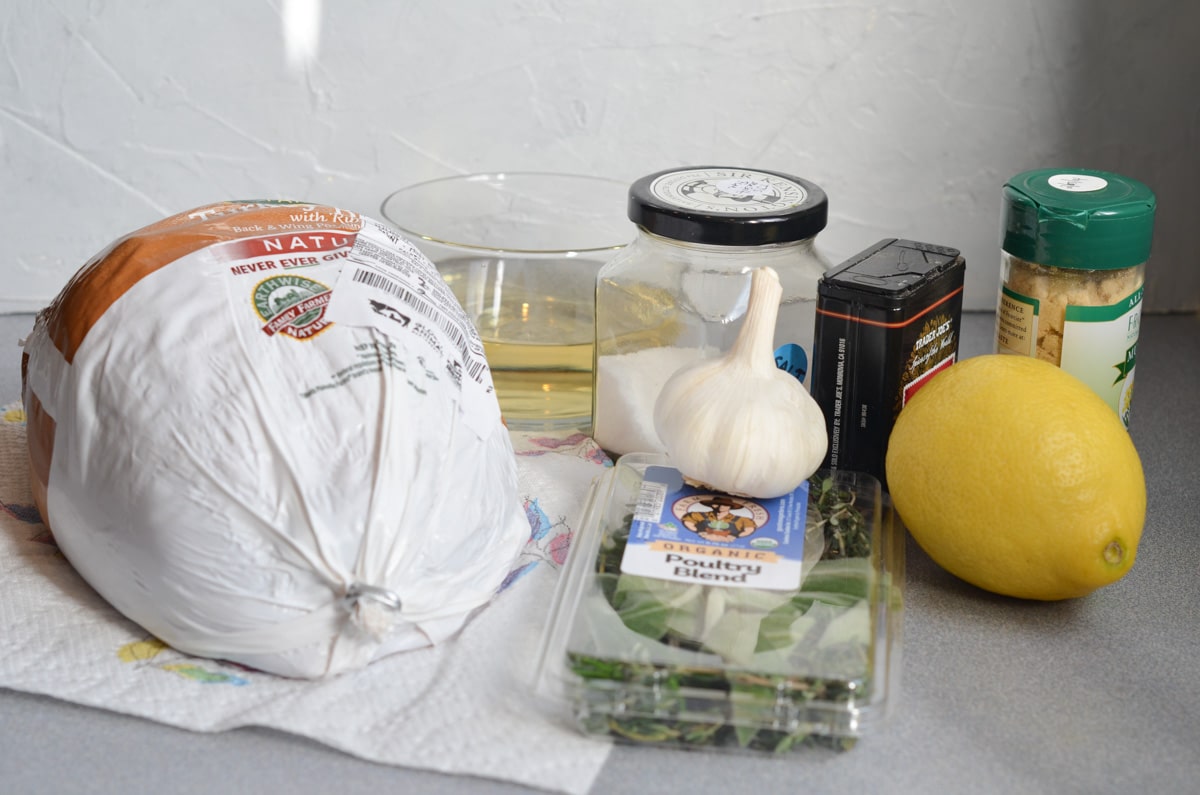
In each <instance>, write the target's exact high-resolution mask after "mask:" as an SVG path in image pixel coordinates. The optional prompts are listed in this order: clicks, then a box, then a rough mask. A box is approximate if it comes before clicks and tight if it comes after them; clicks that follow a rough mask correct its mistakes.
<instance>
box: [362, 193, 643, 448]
mask: <svg viewBox="0 0 1200 795" xmlns="http://www.w3.org/2000/svg"><path fill="white" fill-rule="evenodd" d="M627 197H628V185H627V184H626V183H624V182H619V181H617V180H612V179H607V178H604V177H593V176H585V175H577V174H561V173H549V172H503V173H488V174H467V175H461V176H454V177H446V178H443V179H435V180H431V181H428V182H421V183H417V184H415V185H410V186H408V187H405V188H401V189H400V190H398V191H396V192H395V193H392V194H391V195H390V196H388V197H387V198H386V199H385V200H384V202H383V206H382V208H381V212H382V214H383V217H384V218H385V219H387V221H388V222H389V223H391V224H392V225H394V226H395V227H396V228H397V229H399V230H400V231H401V232H402V233H404V234H405V235H407V236H408V237H409V239H410V240H412V242H413V243H414V244H415V245H416V246H417V247H418V248H419V249H421V252H422V253H423V254H425V256H427V257H429V259H430V260H432V261H433V263H434V265H436V266H437V268H438V272H439V273H441V274H442V278H443V279H445V281H446V283H447V284H448V285H449V286H450V288H451V290H453V292H454V295H455V297H456V298H458V301H459V303H460V304H462V306H463V309H464V310H466V313H467V316H468V317H470V318H471V319H472V320H473V321H474V322H475V326H476V328H477V329H478V331H479V335H480V337H482V339H483V345H484V351H485V353H486V355H487V359H488V364H489V365H490V366H491V369H492V378H493V381H494V383H495V386H496V395H497V397H498V398H499V401H500V410H501V412H502V413H503V415H504V419H505V422H506V423H507V424H508V427H509V429H510V430H515V431H566V430H584V431H586V430H587V429H588V428H590V425H591V413H592V364H593V362H592V359H593V354H592V347H593V341H594V334H595V328H594V324H595V295H596V273H597V272H598V271H599V270H600V267H601V266H602V265H603V264H604V263H605V262H607V261H608V259H609V258H610V257H612V256H613V255H614V254H615V253H616V252H617V251H618V250H620V249H621V248H622V247H623V246H624V245H625V244H626V243H627V242H628V241H629V240H630V239H632V238H633V234H634V229H633V228H632V225H631V224H630V222H629V220H628V218H627V217H626V215H625V205H626V202H627Z"/></svg>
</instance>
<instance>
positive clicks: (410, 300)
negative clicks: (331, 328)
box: [353, 268, 487, 381]
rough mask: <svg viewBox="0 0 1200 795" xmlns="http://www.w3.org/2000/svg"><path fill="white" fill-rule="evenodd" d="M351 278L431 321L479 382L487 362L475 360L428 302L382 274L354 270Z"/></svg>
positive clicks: (449, 322)
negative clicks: (388, 294)
mask: <svg viewBox="0 0 1200 795" xmlns="http://www.w3.org/2000/svg"><path fill="white" fill-rule="evenodd" d="M353 278H354V281H356V282H359V283H360V284H365V285H367V286H368V287H374V288H375V289H377V290H383V291H384V292H387V293H390V294H392V295H394V296H396V297H397V298H399V299H400V300H402V301H404V302H405V303H406V304H408V305H409V306H411V307H412V308H413V309H415V310H417V311H418V312H420V313H421V314H422V315H424V316H425V317H427V318H429V319H431V320H432V321H433V322H434V323H436V324H437V327H438V328H439V329H441V330H442V332H444V333H445V334H446V336H448V337H449V338H450V341H451V342H452V343H453V344H454V346H455V347H456V348H458V352H459V353H460V354H461V355H462V359H463V368H464V370H465V371H466V374H467V375H468V376H469V377H470V378H471V379H473V380H475V381H480V380H481V379H480V377H479V375H480V373H482V372H483V369H484V368H485V367H486V366H487V362H486V361H484V360H482V359H477V358H475V356H473V355H472V353H471V349H470V346H469V345H468V342H467V338H466V336H464V335H463V333H462V331H461V329H459V328H458V326H457V325H455V323H454V322H453V321H452V320H451V319H450V318H448V317H446V315H444V314H443V313H441V312H439V311H438V310H437V309H436V308H434V307H433V306H432V305H431V304H430V303H429V302H428V301H426V300H425V299H423V298H421V297H420V296H419V295H417V294H416V293H414V292H412V291H411V290H408V289H407V288H405V287H404V285H402V284H400V283H399V282H396V281H394V280H392V279H389V278H388V277H386V276H384V275H383V274H380V273H376V272H374V271H368V270H363V269H362V268H356V269H355V270H354V277H353Z"/></svg>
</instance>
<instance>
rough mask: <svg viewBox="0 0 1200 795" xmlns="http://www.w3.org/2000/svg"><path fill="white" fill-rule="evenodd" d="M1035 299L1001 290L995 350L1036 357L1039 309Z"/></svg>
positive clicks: (1004, 288)
mask: <svg viewBox="0 0 1200 795" xmlns="http://www.w3.org/2000/svg"><path fill="white" fill-rule="evenodd" d="M1040 304H1041V302H1040V301H1038V299H1036V298H1030V297H1029V296H1027V295H1021V294H1020V293H1018V292H1016V291H1015V290H1011V289H1009V288H1008V287H1003V288H1001V290H1000V301H999V306H998V307H997V308H996V349H997V351H999V352H1000V353H1016V354H1020V355H1021V356H1036V355H1037V339H1038V308H1039V306H1040Z"/></svg>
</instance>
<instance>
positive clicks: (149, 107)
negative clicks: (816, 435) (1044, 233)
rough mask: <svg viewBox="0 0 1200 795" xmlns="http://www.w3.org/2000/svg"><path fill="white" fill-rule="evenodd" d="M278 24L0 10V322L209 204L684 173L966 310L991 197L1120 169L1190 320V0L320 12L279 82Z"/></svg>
mask: <svg viewBox="0 0 1200 795" xmlns="http://www.w3.org/2000/svg"><path fill="white" fill-rule="evenodd" d="M281 7H282V6H281V2H280V1H277V0H257V1H256V0H213V1H212V2H206V3H184V2H131V1H130V0H124V1H121V0H90V1H89V0H4V2H3V3H2V4H0V53H2V54H0V239H2V240H3V241H4V242H3V257H0V311H6V310H13V309H34V308H37V307H39V306H41V305H42V304H43V303H44V302H45V301H46V300H48V299H49V298H50V297H51V296H53V294H54V293H56V292H57V290H58V289H59V288H60V287H61V285H62V284H63V283H64V282H65V280H66V279H67V278H68V277H69V276H70V275H71V274H72V273H73V272H74V271H75V270H76V269H77V268H78V267H79V266H80V265H81V264H82V263H83V262H84V261H85V260H86V259H87V258H88V257H89V256H90V255H91V254H93V253H95V252H96V251H97V250H98V249H100V248H101V247H102V246H104V245H105V244H107V243H108V242H109V241H110V240H112V239H113V238H115V237H117V236H119V235H121V234H124V233H125V232H128V231H130V230H132V229H134V228H137V227H138V226H141V225H143V224H145V223H148V222H151V221H154V220H156V219H158V218H159V217H161V216H163V215H165V214H169V213H173V212H177V211H180V210H184V209H187V208H190V207H192V206H195V205H198V204H202V203H205V202H209V201H213V200H217V199H224V198H292V199H303V200H309V201H320V202H325V203H332V204H338V205H342V206H344V207H348V208H351V209H354V210H359V211H362V212H366V213H368V214H376V213H377V210H378V207H379V204H380V201H381V200H382V199H383V198H384V196H386V195H387V194H388V193H389V192H390V191H392V190H393V189H395V188H397V187H400V186H401V185H404V184H406V183H410V182H414V181H419V180H424V179H429V178H433V177H438V176H445V175H448V174H452V173H457V172H471V171H480V170H550V171H576V172H584V173H592V174H600V175H609V176H614V177H617V178H620V179H624V180H632V179H634V178H636V177H638V176H640V175H641V174H643V173H648V172H650V171H654V170H658V169H660V168H666V167H670V166H675V165H684V164H693V163H694V164H699V163H721V164H729V165H745V166H756V167H761V168H772V169H778V170H782V171H788V172H792V173H794V174H798V175H801V176H804V177H807V178H809V179H812V180H814V181H816V182H817V183H819V184H821V185H822V186H824V187H825V188H826V190H827V191H828V193H829V195H830V199H831V213H832V215H831V222H830V226H829V227H828V229H827V230H826V232H825V233H824V234H823V235H822V237H821V241H822V242H823V244H824V248H825V249H826V251H827V253H828V254H829V255H830V256H831V257H833V258H834V259H835V260H836V259H840V258H842V257H845V256H848V255H850V254H852V253H854V252H855V251H857V250H859V249H860V248H863V247H865V246H867V245H869V244H870V243H873V242H874V241H875V240H877V239H879V238H881V237H885V236H908V237H915V238H917V239H922V240H926V241H929V242H935V243H942V244H947V245H953V246H957V247H959V248H961V249H963V251H964V252H965V253H966V255H967V259H968V285H967V298H966V300H967V304H968V306H969V307H971V308H985V309H990V308H992V307H993V305H994V301H995V291H996V280H997V270H996V269H997V257H998V253H997V246H998V231H997V226H998V219H999V191H1000V185H1001V183H1002V182H1003V181H1004V179H1005V178H1006V177H1008V176H1010V175H1011V174H1013V173H1015V172H1017V171H1020V170H1023V169H1026V168H1033V167H1040V166H1049V165H1060V164H1061V165H1066V166H1071V165H1075V166H1079V165H1083V166H1089V167H1095V168H1107V169H1111V170H1116V171H1122V172H1124V173H1128V174H1130V175H1131V176H1136V177H1139V178H1141V179H1143V180H1145V181H1147V182H1149V183H1150V184H1151V185H1152V186H1153V187H1154V188H1155V189H1156V190H1157V191H1158V193H1159V198H1160V205H1161V208H1162V209H1161V211H1160V224H1159V232H1158V235H1157V238H1156V249H1155V259H1154V261H1153V263H1152V267H1151V274H1150V275H1151V277H1152V278H1151V283H1150V286H1149V290H1148V297H1147V300H1148V305H1149V306H1150V308H1158V309H1195V308H1196V307H1197V305H1200V275H1198V274H1200V267H1197V262H1196V258H1195V257H1194V256H1193V255H1192V253H1191V249H1192V246H1191V245H1186V246H1185V242H1184V239H1183V235H1184V230H1185V229H1187V228H1188V227H1189V226H1190V225H1192V223H1193V221H1192V216H1195V215H1196V214H1197V213H1198V212H1200V202H1198V201H1197V199H1196V198H1195V195H1194V192H1193V186H1194V185H1195V184H1196V180H1197V178H1200V166H1198V165H1197V163H1198V159H1197V154H1196V151H1195V150H1196V144H1197V140H1198V134H1200V116H1198V113H1197V107H1198V105H1200V103H1198V102H1197V100H1196V99H1195V96H1196V95H1195V93H1194V88H1193V86H1194V85H1196V84H1197V83H1200V80H1197V77H1198V76H1200V70H1198V69H1197V61H1196V58H1195V57H1194V54H1193V53H1194V52H1195V44H1194V36H1195V32H1196V31H1197V30H1200V4H1192V3H1174V2H1170V0H1146V1H1144V2H1138V3H1132V2H1129V3H1126V2H1122V0H1075V1H1074V2H1068V1H1067V0H1040V1H1039V0H1029V1H1028V2H1016V1H1015V0H1006V2H1000V3H996V2H983V1H982V0H979V1H978V2H956V1H955V0H907V1H906V2H899V3H883V2H875V1H874V0H863V1H862V2H846V3H838V2H799V1H797V0H748V1H745V2H740V1H739V2H730V0H679V1H677V2H666V1H658V0H656V1H655V2H648V1H647V0H607V1H606V2H601V1H600V0H591V1H590V2H584V1H582V0H580V1H577V2H566V1H565V0H457V1H451V0H403V2H384V1H383V0H376V1H374V2H371V1H369V0H343V1H342V2H338V1H337V0H326V3H325V6H324V9H323V16H322V23H323V25H322V31H321V41H320V50H319V54H318V58H317V61H316V62H315V63H314V64H313V65H311V67H310V68H308V69H307V70H304V71H301V72H299V73H297V72H294V71H291V70H289V69H288V67H287V64H286V59H285V54H284V45H283V42H282V39H281V22H280V11H281ZM1189 243H1190V241H1189Z"/></svg>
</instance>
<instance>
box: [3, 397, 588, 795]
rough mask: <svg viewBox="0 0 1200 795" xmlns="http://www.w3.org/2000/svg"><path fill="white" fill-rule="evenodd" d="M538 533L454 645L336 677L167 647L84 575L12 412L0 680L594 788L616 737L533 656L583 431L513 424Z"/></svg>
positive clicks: (352, 749)
mask: <svg viewBox="0 0 1200 795" xmlns="http://www.w3.org/2000/svg"><path fill="white" fill-rule="evenodd" d="M513 443H514V447H515V448H516V450H517V454H518V470H519V474H520V482H521V487H522V494H523V500H524V503H525V508H526V513H527V515H528V517H529V519H530V526H531V531H532V532H531V536H530V541H529V544H528V546H527V547H526V550H525V553H524V554H523V555H522V558H521V560H520V561H519V563H518V566H517V567H516V568H515V569H514V570H513V572H512V574H511V575H510V576H509V579H508V581H507V583H506V585H505V587H504V589H503V590H502V591H501V593H500V594H499V595H498V596H497V597H496V599H495V600H494V601H493V602H492V603H491V604H490V605H488V606H487V607H486V608H484V609H483V610H482V611H481V612H480V613H479V614H478V615H477V616H475V617H474V618H473V619H472V621H471V622H470V623H469V624H468V625H467V627H466V628H465V629H464V630H463V632H462V633H461V634H460V635H459V636H457V637H456V638H454V639H453V640H452V641H450V642H448V643H445V644H443V645H441V646H436V647H432V648H427V649H420V650H417V651H412V652H405V653H402V654H398V655H395V656H393V657H390V658H386V659H384V660H381V661H379V662H376V663H373V664H372V665H370V666H369V667H367V668H366V669H365V670H362V671H359V672H356V673H352V674H348V675H345V676H341V677H336V678H333V679H330V680H325V681H315V682H302V681H295V680H288V679H281V678H278V677H275V676H272V675H269V674H263V673H260V672H257V671H251V670H248V669H245V668H242V667H239V666H235V665H231V664H225V663H220V662H217V661H213V660H207V659H201V658H194V657H189V656H187V655H184V654H180V653H178V652H176V651H174V650H172V649H169V648H166V647H164V646H163V645H162V644H161V643H159V642H158V641H157V640H155V639H154V638H152V637H150V636H148V635H147V634H146V633H145V632H144V631H143V630H141V629H140V628H139V627H138V626H136V625H135V624H133V623H131V622H129V621H127V620H126V619H125V618H123V617H122V616H121V615H120V614H118V613H117V612H116V611H115V610H113V609H112V608H111V607H109V606H108V604H107V603H106V602H104V601H103V600H102V599H101V598H100V597H99V596H98V595H97V594H96V593H95V592H94V591H92V590H91V588H90V587H89V586H88V585H87V584H86V583H85V582H84V581H83V580H82V579H80V578H79V576H78V575H76V574H75V572H74V570H73V569H72V568H71V566H70V564H68V563H67V561H66V559H65V558H63V556H62V554H61V553H59V552H58V550H57V548H56V547H55V546H54V543H53V539H52V538H51V536H50V534H49V533H48V532H47V530H46V528H45V526H44V525H42V524H41V522H40V519H39V518H38V516H37V511H36V510H35V509H34V507H33V499H32V496H31V494H30V491H29V478H28V473H27V458H26V450H25V427H24V416H23V414H22V413H21V410H20V406H19V404H11V405H9V406H7V407H5V408H0V583H2V584H3V589H4V595H5V598H4V599H2V600H0V637H3V638H4V641H5V643H4V645H5V653H4V655H3V656H0V686H3V687H8V688H12V689H14V690H21V691H26V692H30V693H40V694H45V695H49V696H53V697H56V698H61V699H64V700H67V701H72V702H75V703H78V704H84V705H87V706H91V707H99V708H102V709H108V710H112V711H114V712H120V713H125V714H130V715H137V716H140V717H143V718H148V719H150V720H155V721H160V722H162V723H166V724H170V725H172V726H177V727H180V728H184V729H191V730H194V731H222V730H225V729H232V728H235V727H239V726H264V727H269V728H273V729H277V730H279V731H283V732H290V733H292V734H297V735H302V736H305V737H309V738H311V739H313V740H316V741H318V742H321V743H324V744H326V745H329V746H331V747H334V748H338V749H340V750H342V751H345V752H346V753H349V754H353V755H355V756H358V757H362V758H364V759H369V760H372V761H375V762H381V763H384V764H393V765H400V766H406V767H413V768H421V769H426V770H436V771H440V772H444V773H451V774H463V775H471V776H480V777H485V778H493V779H502V780H506V781H512V782H516V783H519V784H525V785H528V786H534V787H539V788H542V789H548V790H555V791H560V792H565V793H572V794H574V793H585V792H587V791H588V790H589V789H590V787H591V785H592V782H593V781H594V780H595V778H596V775H597V773H598V772H599V770H600V767H601V766H602V765H603V763H604V760H605V758H606V757H607V755H608V751H609V745H608V744H607V743H605V742H602V741H597V740H595V739H592V738H587V737H584V736H582V735H580V734H577V733H576V732H575V731H574V730H573V729H571V728H570V727H567V726H565V725H562V724H561V723H560V722H558V721H557V720H556V719H555V718H554V717H553V716H552V715H549V714H547V713H546V711H545V709H544V708H543V707H539V705H538V703H537V702H536V701H535V700H534V699H533V697H532V694H531V686H530V680H531V675H532V667H533V665H534V664H535V662H536V660H535V659H534V655H535V654H536V649H537V648H538V641H539V637H540V633H541V631H542V626H543V624H544V622H545V619H546V615H547V612H548V609H549V605H550V600H551V598H552V594H553V590H554V585H555V580H556V577H557V575H558V567H559V564H561V563H562V562H563V560H564V559H565V556H566V551H567V548H568V546H569V543H570V538H571V533H572V528H573V526H574V522H576V521H577V520H578V514H579V511H580V508H581V506H582V503H583V499H584V496H585V494H586V491H587V488H588V485H589V484H590V482H591V480H592V479H593V478H594V477H595V476H596V475H597V474H599V473H600V472H601V471H602V467H603V466H605V465H607V464H608V463H609V462H608V460H607V458H606V457H605V456H604V454H603V453H602V452H601V451H600V450H599V448H597V447H596V445H595V443H594V442H592V441H591V440H590V439H588V438H587V437H586V436H584V435H582V434H574V435H566V436H563V435H559V436H539V435H536V434H514V435H513Z"/></svg>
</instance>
